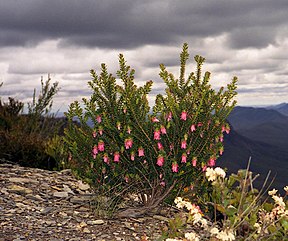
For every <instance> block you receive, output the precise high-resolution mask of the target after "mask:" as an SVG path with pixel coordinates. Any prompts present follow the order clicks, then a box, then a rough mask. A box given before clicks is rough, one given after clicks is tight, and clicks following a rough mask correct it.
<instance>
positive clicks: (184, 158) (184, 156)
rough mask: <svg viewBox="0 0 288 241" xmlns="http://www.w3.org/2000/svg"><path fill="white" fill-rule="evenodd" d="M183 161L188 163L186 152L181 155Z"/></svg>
mask: <svg viewBox="0 0 288 241" xmlns="http://www.w3.org/2000/svg"><path fill="white" fill-rule="evenodd" d="M181 162H182V163H186V162H187V155H186V154H185V153H183V154H182V156H181Z"/></svg>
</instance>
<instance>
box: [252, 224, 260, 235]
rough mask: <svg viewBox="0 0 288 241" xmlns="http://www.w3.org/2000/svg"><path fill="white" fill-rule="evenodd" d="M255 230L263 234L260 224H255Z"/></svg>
mask: <svg viewBox="0 0 288 241" xmlns="http://www.w3.org/2000/svg"><path fill="white" fill-rule="evenodd" d="M254 228H256V229H257V233H260V232H261V225H260V224H259V223H255V224H254Z"/></svg>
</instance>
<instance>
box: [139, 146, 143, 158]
mask: <svg viewBox="0 0 288 241" xmlns="http://www.w3.org/2000/svg"><path fill="white" fill-rule="evenodd" d="M138 156H139V157H141V156H144V149H143V148H142V147H139V148H138Z"/></svg>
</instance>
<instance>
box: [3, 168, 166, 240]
mask: <svg viewBox="0 0 288 241" xmlns="http://www.w3.org/2000/svg"><path fill="white" fill-rule="evenodd" d="M93 197H95V195H93V193H92V190H91V188H90V186H89V185H87V184H85V183H83V182H81V181H80V180H77V179H76V178H75V177H74V176H73V175H72V174H71V172H70V171H69V170H63V171H61V172H56V171H47V170H41V169H32V168H25V167H19V166H16V165H10V164H0V241H10V240H11V241H12V240H13V241H20V240H31V241H32V240H47V241H48V240H51V241H62V240H69V241H73V240H74V241H76V240H146V239H145V238H144V237H149V239H148V240H157V239H158V238H159V237H160V236H161V232H162V230H163V228H165V226H166V224H167V220H168V219H167V218H166V217H165V216H164V215H159V214H157V215H151V216H144V217H137V218H136V217H135V218H121V219H120V218H117V219H112V218H111V219H101V218H99V217H97V215H95V209H94V207H92V206H91V203H93Z"/></svg>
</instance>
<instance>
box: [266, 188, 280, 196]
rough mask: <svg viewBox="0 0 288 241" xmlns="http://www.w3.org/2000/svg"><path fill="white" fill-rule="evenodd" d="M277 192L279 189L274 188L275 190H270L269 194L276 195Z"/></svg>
mask: <svg viewBox="0 0 288 241" xmlns="http://www.w3.org/2000/svg"><path fill="white" fill-rule="evenodd" d="M277 192H278V190H276V189H275V188H274V189H273V190H271V191H269V192H268V194H269V195H270V196H273V195H275V194H276V193H277Z"/></svg>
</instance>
